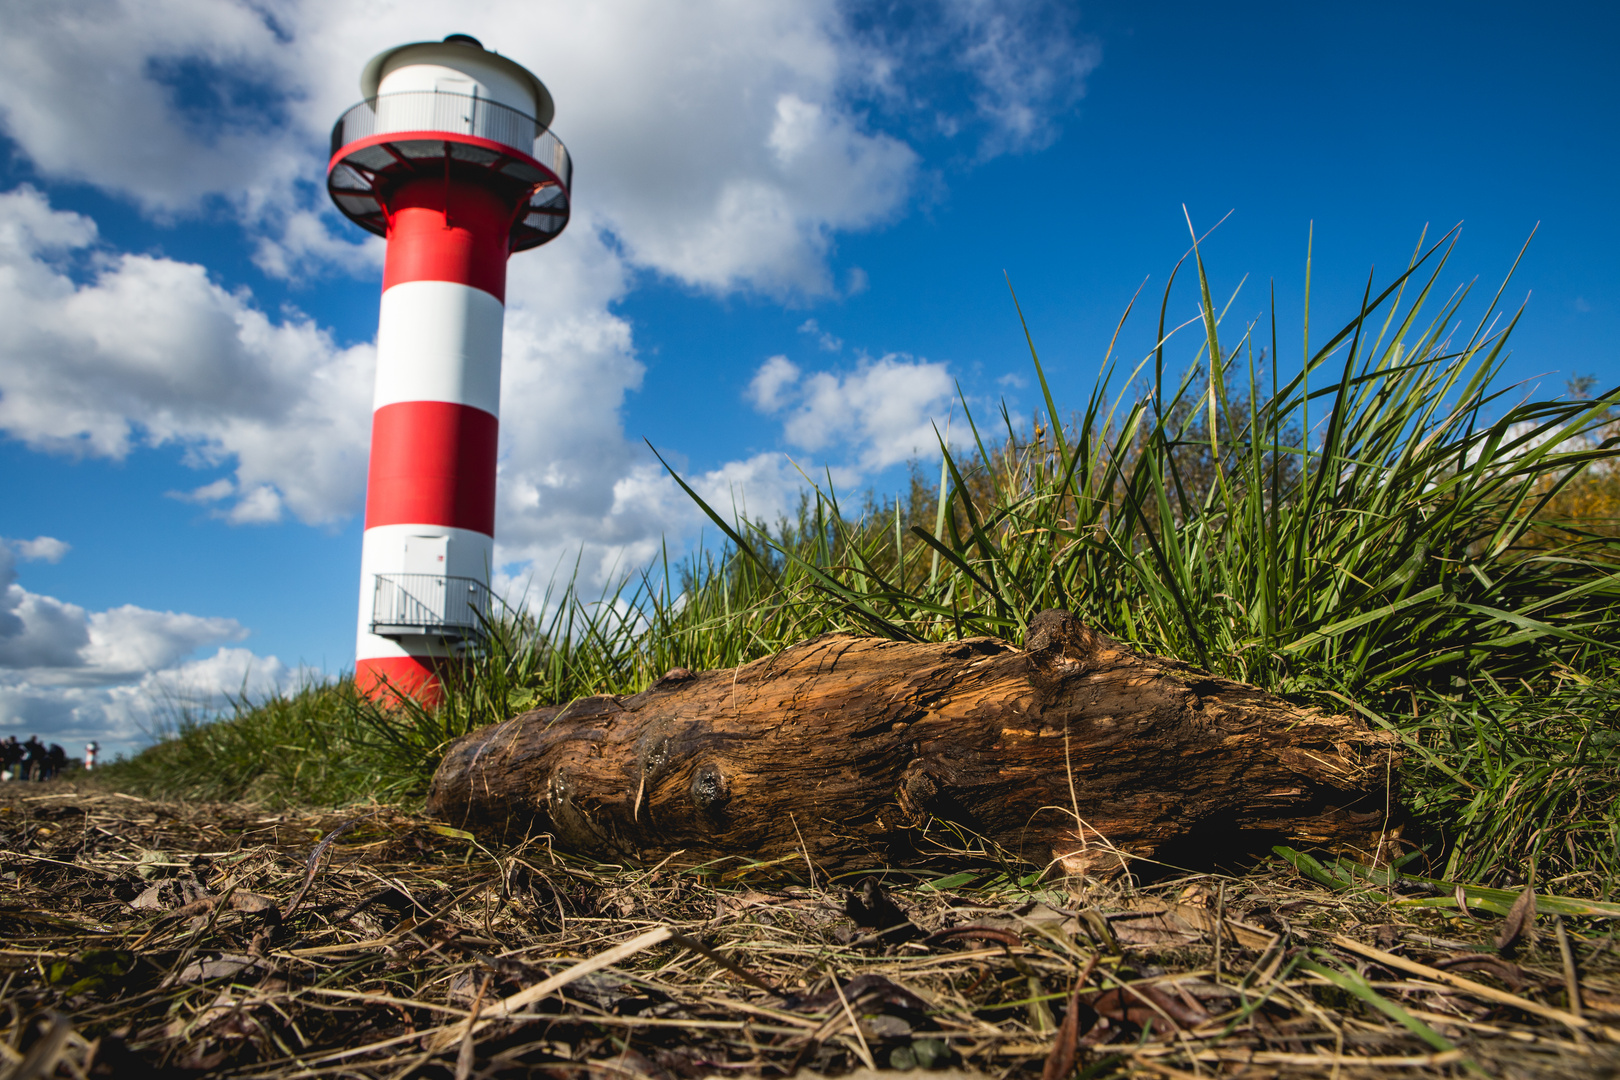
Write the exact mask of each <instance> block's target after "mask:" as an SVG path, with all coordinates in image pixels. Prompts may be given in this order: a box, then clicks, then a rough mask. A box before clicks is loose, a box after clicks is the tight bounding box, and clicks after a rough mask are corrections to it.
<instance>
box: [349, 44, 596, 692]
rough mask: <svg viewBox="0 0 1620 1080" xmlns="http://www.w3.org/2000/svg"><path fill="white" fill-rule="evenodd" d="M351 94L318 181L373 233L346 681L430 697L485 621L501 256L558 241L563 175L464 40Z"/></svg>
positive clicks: (528, 109) (387, 57) (377, 61)
mask: <svg viewBox="0 0 1620 1080" xmlns="http://www.w3.org/2000/svg"><path fill="white" fill-rule="evenodd" d="M360 87H361V91H362V93H363V95H364V98H365V100H363V101H362V102H361V103H360V104H358V105H356V106H354V108H352V109H350V110H349V111H348V112H346V113H344V114H343V118H342V119H341V120H339V121H338V122H337V126H336V127H335V128H333V129H332V159H331V163H330V165H329V166H328V169H327V180H326V183H327V190H328V191H329V192H330V193H331V196H332V200H333V201H334V202H335V203H337V205H338V208H339V209H340V210H342V211H343V213H344V214H345V215H347V216H348V217H349V219H350V220H352V221H354V222H355V223H356V224H358V225H360V226H361V227H362V228H365V229H368V230H370V231H371V232H374V233H377V234H378V235H380V236H384V237H387V239H388V256H387V261H386V263H385V264H384V269H383V294H382V312H381V316H380V320H379V326H378V329H377V390H376V398H375V401H374V403H373V407H372V408H373V411H372V420H371V470H370V475H369V477H368V479H367V485H366V532H365V542H364V548H363V552H362V554H361V558H360V627H359V635H358V639H357V642H356V647H355V681H356V682H357V684H358V685H359V687H360V689H361V690H362V692H364V693H367V694H369V695H371V696H372V697H383V696H385V695H389V694H392V693H401V694H409V695H412V696H414V697H416V698H417V699H418V700H422V701H426V702H432V701H434V700H436V699H437V696H438V683H437V681H436V679H435V677H434V673H435V670H436V666H437V665H439V664H441V663H443V662H444V661H445V660H446V659H448V658H450V657H453V656H455V655H456V654H457V652H458V651H459V650H461V649H463V648H465V647H467V646H468V645H469V644H470V643H475V642H476V641H477V640H478V639H479V638H480V636H481V635H482V632H483V628H484V626H485V625H486V622H487V620H488V618H489V616H490V591H489V576H490V569H491V563H492V560H493V558H494V549H495V449H496V435H497V431H498V426H499V421H498V419H497V418H498V417H499V415H500V391H501V328H502V319H503V317H504V314H505V310H506V309H505V300H506V259H507V256H508V255H510V254H511V253H512V252H514V251H523V250H525V249H527V248H532V247H538V246H539V245H541V244H544V243H546V242H547V241H549V240H551V239H552V238H554V237H555V236H557V234H558V233H560V232H562V230H563V226H565V225H566V224H568V212H569V188H570V184H571V180H572V171H573V170H572V163H571V162H570V161H569V158H568V151H567V150H566V149H564V147H563V145H562V143H561V142H559V141H558V140H557V138H556V137H555V136H554V135H552V134H551V131H550V126H551V118H552V113H553V111H554V110H553V106H552V101H551V95H550V93H548V92H547V90H546V88H545V86H544V84H542V83H541V82H540V80H539V79H537V78H535V77H534V75H532V74H531V73H530V72H529V71H528V70H527V69H525V68H524V67H522V66H521V65H519V64H516V63H513V62H512V61H511V60H508V59H506V58H505V57H503V56H500V55H498V54H496V53H493V52H488V51H486V50H485V49H484V47H483V46H482V45H480V44H479V42H478V41H477V40H476V39H474V38H471V37H468V36H466V35H465V34H452V35H450V36H449V37H447V38H445V39H444V40H443V41H435V42H418V43H416V44H412V45H401V46H399V47H398V48H394V49H389V50H388V51H386V52H383V53H380V54H378V55H377V56H375V57H373V58H372V60H371V62H370V63H369V64H367V65H366V68H365V72H364V73H363V74H362V75H361V77H360Z"/></svg>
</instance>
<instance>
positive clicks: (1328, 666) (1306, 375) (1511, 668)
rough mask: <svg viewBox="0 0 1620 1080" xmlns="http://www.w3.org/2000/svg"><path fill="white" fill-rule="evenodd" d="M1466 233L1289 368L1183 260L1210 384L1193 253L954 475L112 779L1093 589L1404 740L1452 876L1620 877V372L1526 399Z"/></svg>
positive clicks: (248, 720)
mask: <svg viewBox="0 0 1620 1080" xmlns="http://www.w3.org/2000/svg"><path fill="white" fill-rule="evenodd" d="M1454 242H1455V238H1454V236H1453V235H1448V236H1447V237H1445V238H1444V239H1443V240H1442V241H1441V242H1440V243H1439V244H1437V245H1435V246H1433V247H1431V248H1429V249H1428V250H1427V251H1424V252H1421V254H1419V255H1417V256H1416V257H1415V258H1414V259H1413V261H1412V263H1411V265H1410V266H1409V267H1408V268H1407V269H1406V271H1405V272H1404V273H1402V274H1401V275H1400V276H1399V277H1397V278H1396V279H1395V280H1393V281H1390V282H1388V283H1387V284H1384V285H1381V286H1371V285H1370V286H1369V289H1368V292H1367V295H1366V296H1365V297H1364V298H1363V299H1362V301H1361V302H1360V304H1359V310H1358V311H1357V313H1356V315H1355V317H1354V318H1352V319H1350V320H1349V321H1348V322H1347V323H1345V324H1344V325H1342V326H1335V327H1334V328H1333V331H1332V333H1330V334H1328V335H1325V336H1324V335H1322V334H1321V333H1320V331H1319V330H1318V329H1316V328H1313V327H1312V326H1311V324H1310V312H1309V287H1308V281H1307V289H1306V296H1307V304H1306V319H1305V326H1304V327H1303V329H1302V338H1303V342H1304V344H1303V353H1302V360H1301V361H1300V362H1299V363H1297V364H1296V365H1295V366H1296V367H1298V368H1300V369H1301V370H1299V373H1298V374H1294V375H1289V374H1288V373H1287V372H1288V369H1289V365H1288V364H1287V363H1286V362H1282V361H1279V353H1280V351H1281V345H1282V343H1281V341H1280V340H1279V332H1278V328H1277V325H1276V317H1275V313H1274V312H1273V314H1272V315H1271V317H1270V318H1269V319H1268V320H1262V321H1260V322H1258V323H1256V324H1252V325H1247V326H1242V327H1238V328H1236V329H1235V330H1234V329H1232V328H1230V327H1228V326H1226V325H1223V322H1222V319H1221V313H1222V312H1223V311H1224V310H1225V308H1223V307H1222V306H1219V305H1217V304H1216V303H1215V302H1214V300H1213V297H1212V296H1211V295H1210V290H1209V285H1208V280H1207V277H1206V275H1205V271H1204V266H1203V264H1202V262H1201V260H1200V259H1199V258H1198V257H1197V255H1196V253H1195V254H1194V255H1193V257H1192V259H1191V260H1190V261H1186V262H1185V264H1184V265H1180V266H1178V268H1177V269H1178V271H1179V272H1180V273H1181V279H1182V282H1183V287H1184V288H1185V287H1188V286H1189V285H1190V286H1191V287H1194V288H1196V289H1197V290H1198V291H1199V294H1200V306H1201V310H1202V312H1203V318H1202V321H1201V323H1199V322H1195V323H1193V324H1191V325H1190V326H1188V327H1186V328H1185V329H1183V331H1182V333H1183V335H1186V334H1196V335H1198V341H1199V345H1198V348H1197V350H1196V352H1197V355H1196V356H1195V357H1194V358H1193V360H1192V362H1191V364H1190V366H1189V367H1188V373H1187V374H1186V375H1183V376H1181V377H1179V378H1178V377H1176V376H1175V375H1174V374H1173V371H1172V370H1171V367H1172V363H1173V362H1172V361H1171V360H1170V359H1168V358H1167V356H1166V336H1167V333H1172V332H1173V330H1172V328H1171V327H1169V326H1168V325H1167V311H1168V308H1169V304H1170V297H1171V290H1172V289H1173V288H1174V286H1175V282H1176V277H1177V276H1176V275H1175V274H1172V276H1171V280H1170V285H1169V286H1167V288H1166V290H1165V293H1164V298H1163V301H1162V302H1161V303H1160V304H1159V306H1158V311H1157V312H1156V316H1155V315H1154V314H1150V315H1149V316H1148V317H1149V318H1154V317H1156V320H1157V328H1158V334H1157V339H1158V341H1159V345H1158V348H1157V349H1156V350H1155V351H1153V352H1152V353H1151V354H1149V355H1148V356H1147V357H1146V358H1145V359H1144V360H1143V361H1142V362H1141V363H1140V364H1138V365H1136V366H1135V367H1130V368H1127V367H1125V366H1124V365H1122V364H1121V363H1120V362H1119V361H1118V360H1117V359H1115V358H1113V357H1112V355H1110V357H1109V359H1108V360H1107V361H1105V363H1104V365H1103V371H1102V373H1101V374H1100V376H1099V378H1098V380H1097V383H1096V387H1095V389H1094V390H1093V392H1092V394H1091V396H1090V398H1089V399H1088V400H1087V401H1086V402H1085V403H1084V406H1083V408H1082V409H1080V410H1079V411H1078V412H1075V413H1068V412H1065V411H1063V410H1061V409H1060V408H1059V406H1058V404H1057V403H1056V402H1055V401H1053V400H1052V397H1051V394H1050V392H1049V391H1048V390H1047V384H1046V379H1045V376H1044V373H1043V372H1042V370H1041V367H1040V361H1039V358H1038V357H1037V356H1035V349H1034V344H1033V341H1031V343H1030V347H1031V354H1032V358H1033V359H1034V361H1035V369H1036V372H1037V374H1038V375H1039V376H1040V385H1041V388H1042V391H1043V393H1044V395H1045V410H1044V412H1043V414H1042V415H1040V416H1038V417H1037V419H1036V423H1035V424H1034V427H1033V430H1032V431H1031V432H1024V431H1021V430H1020V429H1019V427H1018V425H1016V424H1015V423H1014V422H1013V421H1012V419H1011V418H1010V417H1009V416H1007V415H1006V414H1005V412H1004V413H1003V415H1002V417H1001V421H1000V423H999V424H997V425H996V432H995V434H992V432H991V431H990V430H988V429H987V428H986V427H983V426H978V425H975V426H974V427H973V435H974V439H975V445H974V447H973V449H972V450H971V452H969V453H966V454H960V455H952V454H949V453H947V455H946V457H945V460H944V463H943V468H942V470H941V475H940V478H939V484H938V486H937V487H935V486H934V485H933V484H932V483H931V482H924V481H922V480H921V479H920V478H919V479H918V480H916V481H914V483H913V486H912V491H911V493H910V495H909V496H908V497H907V498H905V499H903V500H900V501H899V502H896V503H890V504H884V505H874V504H871V503H870V502H869V503H868V505H866V506H864V507H861V508H860V509H859V510H858V511H851V509H850V508H848V507H846V506H844V505H842V504H841V503H840V502H839V500H838V497H837V496H836V495H835V494H834V493H833V492H832V491H830V490H819V489H817V490H813V491H812V493H811V494H810V496H809V498H807V499H806V501H805V502H804V503H803V504H802V506H801V508H800V510H799V512H798V514H797V515H796V517H795V518H794V519H793V520H790V521H783V522H779V523H777V524H775V525H774V526H768V525H766V524H763V523H747V522H744V523H736V522H734V521H733V520H731V519H730V518H729V517H727V516H725V515H722V514H720V513H718V512H716V511H714V510H713V509H711V508H708V507H705V510H707V511H708V512H709V515H710V517H711V518H712V519H713V521H714V523H715V525H716V526H718V527H719V528H720V529H721V530H722V531H723V532H724V534H725V536H726V538H727V544H726V546H725V548H724V550H723V552H722V553H719V554H712V553H705V554H702V555H699V556H697V557H695V558H693V559H691V560H688V561H686V562H681V563H671V561H670V560H669V559H668V558H667V557H666V558H665V559H664V560H663V561H662V562H661V563H659V564H658V565H657V566H655V567H654V568H653V569H652V570H651V571H650V572H647V573H645V574H643V575H641V576H639V577H636V578H634V579H631V580H629V581H626V582H625V583H624V584H622V585H620V586H619V587H618V588H617V589H615V590H613V591H611V592H609V593H608V594H606V595H602V596H598V597H596V598H595V599H591V598H589V597H586V596H583V595H581V594H580V593H579V592H578V591H577V589H576V588H575V587H574V586H573V585H572V584H568V585H563V586H561V587H559V588H558V589H557V590H556V591H555V592H554V593H552V594H549V595H547V596H546V597H545V599H544V601H543V602H541V603H540V604H538V605H536V607H535V609H534V610H535V611H536V612H541V613H543V616H542V619H543V621H536V619H535V618H534V617H533V616H530V615H525V616H522V617H514V618H511V619H508V620H506V621H505V622H504V623H503V624H502V625H501V626H499V627H498V628H496V629H497V632H496V633H495V635H494V637H493V639H492V641H491V643H490V646H489V648H488V650H487V652H486V654H485V655H484V656H482V657H480V658H479V659H477V660H475V661H471V662H469V663H468V664H467V665H466V667H465V669H464V670H463V671H462V672H461V673H460V674H459V675H458V676H457V677H456V678H454V679H452V681H451V685H450V688H449V694H448V700H447V702H446V704H445V705H444V706H443V707H442V708H440V709H439V710H437V711H434V712H428V711H424V710H420V709H411V710H409V711H408V712H406V713H404V714H396V713H380V712H378V711H377V710H376V709H375V708H374V707H372V706H371V705H369V704H367V703H365V702H363V701H360V700H358V699H357V698H356V696H355V695H354V693H353V691H352V688H351V687H350V686H349V684H347V683H338V684H333V685H323V686H311V687H307V688H304V689H302V690H300V691H298V692H296V693H292V694H289V695H287V696H284V697H278V698H274V699H272V700H269V701H265V702H261V703H256V704H252V705H247V704H244V705H242V706H240V707H238V708H237V709H236V710H235V711H234V713H233V714H231V715H228V716H225V717H223V718H220V719H218V720H216V721H214V722H203V721H201V720H199V719H196V718H185V719H182V720H181V721H180V723H179V724H178V726H177V730H176V731H175V732H174V733H173V736H172V737H171V738H169V739H167V740H166V741H164V742H162V743H161V744H160V745H158V746H156V747H154V748H152V749H151V750H149V751H147V752H146V753H144V754H142V755H141V756H139V757H138V758H136V759H134V760H133V761H130V762H127V763H123V764H120V765H118V766H116V767H115V768H113V769H110V770H108V774H107V775H108V776H109V778H110V779H111V780H112V782H114V783H118V784H121V785H125V786H127V787H129V788H132V789H135V790H141V791H145V792H148V793H157V794H166V795H171V796H181V797H192V798H209V799H221V798H239V797H253V798H259V799H264V800H267V801H270V802H287V803H302V804H332V803H337V802H342V801H346V800H353V799H358V798H363V797H366V796H375V797H378V798H383V799H393V798H400V797H407V798H408V797H410V796H412V795H415V794H416V793H419V792H420V791H421V790H422V789H423V786H424V784H425V780H426V778H427V776H428V775H430V773H431V770H432V767H433V765H434V763H435V760H436V754H437V751H438V748H439V747H440V746H442V744H443V743H444V742H445V741H446V740H448V739H450V738H452V737H454V736H456V735H458V734H460V733H462V732H464V731H467V730H469V729H471V728H473V727H476V726H479V725H482V724H485V723H489V722H492V721H494V720H496V719H499V718H502V717H505V716H507V715H510V714H511V713H512V712H513V711H515V710H519V709H522V708H526V707H530V706H532V705H535V704H543V703H550V702H559V701H566V700H569V699H571V698H574V697H576V696H579V695H584V694H591V693H603V692H631V691H635V690H637V689H640V688H641V687H643V686H644V685H646V684H647V683H648V682H649V681H651V680H652V679H654V678H656V677H657V676H658V675H659V674H661V673H662V672H664V671H666V670H668V669H670V668H674V667H688V668H694V669H706V668H715V667H723V666H728V665H732V664H737V663H741V662H745V661H747V660H750V659H754V658H756V657H759V656H763V655H767V654H769V653H771V652H772V651H774V650H776V649H779V648H781V647H782V646H784V645H787V644H789V643H791V642H794V641H797V640H800V639H802V638H805V637H807V636H810V635H814V634H817V633H820V632H823V631H829V630H849V631H856V632H861V633H870V634H881V635H886V636H890V637H895V638H915V639H933V640H937V639H944V638H953V637H958V636H964V635H975V634H996V635H1000V636H1003V637H1008V638H1012V639H1015V640H1016V639H1018V638H1019V637H1020V635H1021V632H1022V630H1023V628H1024V626H1025V625H1026V624H1027V623H1028V620H1029V619H1030V618H1031V617H1032V616H1033V615H1034V614H1035V613H1036V612H1038V611H1040V610H1042V609H1044V608H1048V607H1066V608H1069V609H1070V610H1072V611H1074V612H1075V613H1076V614H1078V615H1080V616H1081V617H1082V618H1084V619H1085V620H1086V621H1088V622H1089V623H1091V624H1092V625H1095V626H1098V627H1101V628H1103V629H1105V630H1107V631H1108V632H1109V633H1112V634H1114V635H1115V636H1117V637H1119V638H1121V639H1123V640H1125V641H1127V642H1129V643H1131V644H1133V645H1135V646H1137V647H1139V648H1143V649H1147V650H1151V651H1155V652H1160V653H1165V654H1169V655H1173V656H1177V657H1182V658H1185V659H1188V660H1190V661H1192V662H1194V663H1197V664H1199V665H1201V666H1203V667H1205V668H1207V669H1209V670H1211V671H1213V672H1216V673H1218V674H1221V675H1224V676H1228V677H1232V678H1237V679H1243V680H1246V681H1249V682H1253V683H1257V684H1259V685H1261V686H1264V687H1267V688H1269V689H1271V690H1273V691H1276V692H1279V693H1283V694H1286V695H1290V696H1294V697H1296V698H1298V699H1301V700H1308V701H1313V702H1317V703H1320V704H1323V705H1326V706H1330V707H1332V708H1335V709H1341V710H1346V709H1348V710H1355V711H1357V712H1359V713H1361V714H1362V715H1363V716H1365V717H1367V718H1368V719H1369V720H1370V721H1371V722H1373V723H1376V724H1379V725H1381V726H1384V727H1388V728H1392V729H1394V730H1396V731H1398V732H1400V734H1401V736H1402V738H1403V739H1404V741H1405V743H1406V746H1407V764H1406V767H1405V774H1404V777H1403V780H1404V784H1405V791H1406V798H1407V800H1408V803H1409V805H1411V806H1412V807H1413V809H1414V810H1415V811H1416V813H1417V814H1418V816H1419V818H1420V819H1421V820H1422V821H1423V822H1424V823H1425V824H1426V825H1427V827H1428V830H1427V834H1426V835H1427V843H1428V844H1429V845H1430V850H1429V851H1428V855H1429V859H1430V865H1431V866H1433V867H1434V869H1435V870H1436V871H1437V872H1442V873H1443V876H1445V877H1448V878H1454V877H1463V878H1477V877H1479V876H1482V875H1486V874H1492V873H1499V872H1502V871H1509V872H1512V873H1517V874H1522V875H1526V876H1529V875H1532V874H1533V875H1534V877H1535V879H1536V880H1538V881H1540V882H1544V883H1546V884H1547V885H1548V887H1549V888H1555V889H1556V890H1557V891H1562V892H1574V893H1584V894H1587V895H1597V894H1602V895H1605V896H1607V895H1609V894H1611V893H1612V888H1613V883H1614V878H1615V875H1616V873H1617V872H1620V853H1617V843H1620V831H1617V830H1620V726H1617V722H1616V721H1617V710H1620V664H1617V656H1620V652H1617V650H1620V575H1617V573H1616V571H1617V568H1620V529H1617V528H1616V526H1617V525H1620V468H1617V467H1616V466H1615V464H1614V458H1613V455H1615V454H1616V453H1620V451H1617V450H1616V449H1615V447H1614V444H1615V442H1616V440H1615V439H1614V437H1613V436H1614V435H1615V433H1616V432H1615V418H1616V416H1617V415H1620V389H1616V390H1611V391H1609V392H1607V393H1605V394H1602V395H1599V396H1597V397H1593V398H1589V399H1561V400H1547V401H1530V402H1521V403H1518V404H1515V403H1514V402H1515V400H1516V398H1515V395H1517V394H1518V393H1519V392H1520V391H1518V390H1517V389H1516V388H1511V387H1501V386H1498V385H1497V381H1496V376H1497V374H1498V371H1499V369H1500V366H1501V361H1502V358H1503V356H1504V355H1505V349H1506V347H1507V343H1508V340H1509V336H1510V335H1511V333H1512V331H1513V328H1514V326H1515V325H1516V323H1517V320H1518V317H1519V316H1518V314H1517V313H1512V314H1507V313H1500V314H1499V313H1498V311H1497V301H1498V300H1499V299H1500V296H1501V291H1500V290H1498V292H1497V294H1496V297H1494V298H1493V299H1492V300H1491V301H1490V303H1489V305H1487V306H1486V310H1485V311H1484V312H1483V313H1477V307H1478V305H1475V310H1476V314H1474V315H1465V312H1464V307H1465V304H1466V303H1467V302H1468V300H1469V295H1468V290H1466V289H1464V290H1460V291H1458V292H1456V293H1454V294H1451V295H1449V296H1442V295H1440V294H1438V293H1436V292H1435V289H1436V286H1437V284H1438V279H1439V276H1440V273H1441V270H1442V268H1443V267H1444V265H1445V261H1446V258H1447V256H1448V255H1449V254H1450V251H1451V247H1452V245H1453V244H1454ZM1308 273H1309V271H1308V270H1307V275H1308ZM1226 306H1227V307H1229V306H1230V302H1228V303H1227V305H1226ZM1130 315H1131V313H1130V312H1129V311H1127V313H1126V317H1127V318H1128V317H1130ZM1122 325H1123V320H1122ZM1291 337H1292V334H1291ZM1116 339H1117V334H1116ZM1178 340H1180V339H1178ZM1293 340H1300V338H1299V337H1294V338H1293ZM1289 348H1290V349H1291V348H1292V346H1290V347H1289ZM1110 354H1112V347H1111V348H1110ZM1211 357H1214V358H1217V362H1216V363H1214V364H1213V365H1211V364H1210V363H1209V360H1210V358H1211ZM1144 386H1145V387H1146V389H1145V391H1144V390H1142V389H1141V388H1142V387H1144ZM1303 432H1310V433H1311V434H1310V438H1309V439H1307V438H1305V437H1304V435H1303V434H1302V433H1303ZM695 497H696V496H695V495H694V498H695ZM1554 882H1556V883H1557V884H1556V885H1554V884H1553V883H1554Z"/></svg>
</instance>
